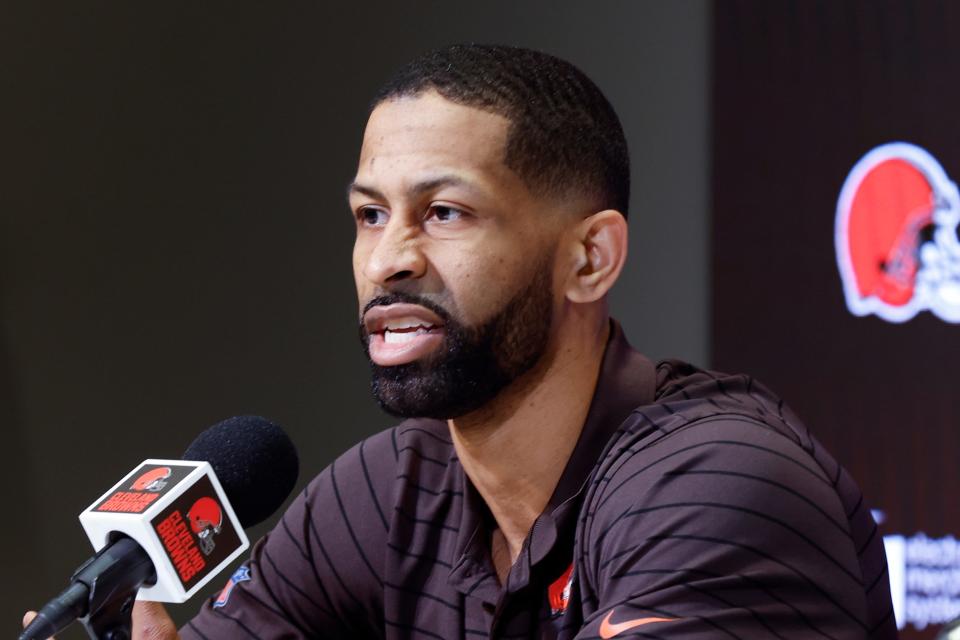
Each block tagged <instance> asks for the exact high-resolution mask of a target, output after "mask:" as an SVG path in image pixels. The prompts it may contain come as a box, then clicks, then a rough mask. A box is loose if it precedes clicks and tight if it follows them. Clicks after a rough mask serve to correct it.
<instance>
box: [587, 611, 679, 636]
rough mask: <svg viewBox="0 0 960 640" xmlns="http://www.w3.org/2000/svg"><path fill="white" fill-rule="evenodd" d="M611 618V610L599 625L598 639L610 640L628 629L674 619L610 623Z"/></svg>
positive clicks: (640, 619) (645, 619) (641, 619)
mask: <svg viewBox="0 0 960 640" xmlns="http://www.w3.org/2000/svg"><path fill="white" fill-rule="evenodd" d="M612 616H613V609H611V610H610V611H609V612H608V613H607V617H606V618H604V619H603V622H601V623H600V637H601V638H603V640H610V638H612V637H613V636H615V635H617V634H620V633H623V632H624V631H627V630H628V629H634V628H636V627H640V626H642V625H645V624H651V623H654V622H671V621H673V620H676V618H634V619H633V620H624V621H623V622H610V618H611V617H612Z"/></svg>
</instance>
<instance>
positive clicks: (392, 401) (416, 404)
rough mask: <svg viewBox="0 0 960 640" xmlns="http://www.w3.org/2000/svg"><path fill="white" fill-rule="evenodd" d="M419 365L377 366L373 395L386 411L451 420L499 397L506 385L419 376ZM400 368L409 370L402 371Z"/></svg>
mask: <svg viewBox="0 0 960 640" xmlns="http://www.w3.org/2000/svg"><path fill="white" fill-rule="evenodd" d="M418 364H419V363H412V364H409V365H400V366H398V367H377V366H376V365H375V366H374V374H373V379H372V384H371V387H372V391H373V396H374V398H376V400H377V403H378V404H379V405H380V408H381V409H383V410H384V411H385V412H386V413H389V414H390V415H392V416H395V417H398V418H433V419H435V420H451V419H454V418H459V417H461V416H464V415H466V414H468V413H471V412H473V411H475V410H477V409H479V408H480V407H482V406H483V405H484V404H486V403H487V402H489V401H490V400H491V399H492V398H493V397H494V396H496V394H497V393H498V391H499V389H500V388H501V387H502V386H503V385H502V384H500V383H499V381H492V380H491V381H489V382H493V383H494V384H492V385H491V384H487V385H484V386H483V387H477V386H476V385H474V384H457V382H455V381H454V380H452V379H451V378H449V377H447V378H446V379H438V376H432V375H430V372H429V371H428V372H426V375H417V374H424V371H423V369H422V368H421V367H419V366H417V365H418ZM400 369H407V371H403V372H401V371H399V370H400ZM413 369H416V370H415V371H412V370H413ZM404 374H406V375H404Z"/></svg>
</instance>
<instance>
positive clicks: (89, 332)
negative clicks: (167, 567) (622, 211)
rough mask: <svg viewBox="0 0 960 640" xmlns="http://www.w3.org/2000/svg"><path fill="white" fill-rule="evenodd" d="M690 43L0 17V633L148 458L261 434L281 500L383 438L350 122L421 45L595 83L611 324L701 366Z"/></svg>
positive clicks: (589, 8)
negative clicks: (543, 64) (356, 255)
mask: <svg viewBox="0 0 960 640" xmlns="http://www.w3.org/2000/svg"><path fill="white" fill-rule="evenodd" d="M709 34H710V26H709V6H708V5H707V3H706V2H703V1H673V0H671V1H669V2H634V1H631V0H625V1H623V2H590V3H579V2H555V1H552V0H550V1H537V2H523V3H515V2H510V1H487V2H482V3H481V2H475V3H456V4H454V3H445V2H403V3H399V2H373V3H369V2H365V3H336V2H335V3H322V2H315V3H268V4H260V5H259V8H258V7H257V6H256V5H255V3H225V2H223V3H219V2H204V3H192V2H190V3H188V2H162V3H116V2H112V3H110V2H102V3H98V2H92V1H88V2H82V3H77V2H46V3H30V2H23V3H14V2H5V3H2V4H0V86H2V87H3V90H2V96H3V97H2V100H0V123H2V127H3V136H2V137H0V140H2V143H0V144H2V149H3V152H2V153H0V158H2V163H3V166H2V171H0V425H2V429H3V440H2V442H3V451H4V464H3V465H2V466H0V469H2V470H0V486H2V487H3V488H2V491H3V495H4V498H5V499H6V500H7V501H8V504H9V508H8V509H7V511H6V513H7V516H6V526H4V527H2V534H0V536H2V548H3V549H4V553H3V560H2V563H3V569H4V574H5V576H6V579H5V580H4V582H3V586H2V587H0V620H2V622H0V629H5V631H3V633H4V634H6V635H8V636H12V635H13V633H14V632H15V631H16V630H17V629H18V628H19V619H20V615H21V613H22V612H23V610H25V609H26V608H28V607H31V606H32V607H36V606H38V605H39V604H41V603H42V602H44V601H45V600H46V599H47V598H49V597H51V596H52V595H53V594H54V593H56V592H57V591H59V590H60V589H61V588H62V587H64V586H65V585H66V578H67V576H68V575H69V574H70V572H71V571H72V570H73V569H74V568H75V567H76V566H77V565H78V564H79V563H80V562H81V561H82V560H83V559H85V558H86V557H87V556H88V555H89V553H90V550H89V545H88V543H87V542H86V540H85V538H84V536H83V533H82V531H81V529H80V526H79V524H78V522H77V520H76V515H77V514H78V513H79V512H80V511H81V510H82V509H83V508H84V507H86V506H87V505H88V504H89V503H90V502H92V501H93V500H94V499H95V498H96V497H97V496H98V495H99V494H100V493H102V492H103V491H105V490H106V489H107V488H108V487H109V486H110V485H111V484H112V483H113V482H114V481H115V480H117V479H119V478H120V477H121V476H122V475H123V474H124V473H126V472H127V471H128V470H129V469H131V468H132V467H133V466H135V465H136V464H137V463H138V462H139V461H140V460H142V459H143V458H146V457H177V456H179V455H180V453H182V451H183V449H184V448H185V447H186V445H187V444H188V443H189V442H190V441H191V439H192V438H193V437H194V435H196V434H197V433H198V432H199V431H200V430H202V429H203V428H204V427H206V426H207V425H210V424H212V423H214V422H217V421H218V420H221V419H223V418H225V417H227V416H231V415H237V414H243V413H257V414H262V415H266V416H268V417H271V418H273V419H274V420H276V421H278V422H280V423H281V424H283V425H285V426H286V428H287V430H288V431H289V432H290V434H291V436H292V437H293V439H294V440H295V442H296V443H297V445H298V447H299V450H300V452H301V456H302V472H301V482H300V484H301V485H302V484H303V483H304V482H306V481H307V480H308V479H309V478H310V477H312V476H313V475H314V474H315V473H317V472H318V471H319V470H320V469H321V468H322V467H323V466H324V465H325V464H327V463H328V462H329V461H330V460H332V458H333V457H334V456H335V455H337V454H338V453H340V452H342V451H343V450H345V449H346V448H347V447H348V446H349V445H350V444H352V443H354V442H356V441H357V440H359V439H360V438H362V437H363V436H365V435H367V434H370V433H372V432H374V431H377V430H379V429H382V428H385V427H387V426H389V425H390V424H391V420H390V419H389V418H388V417H386V416H384V415H383V414H381V413H380V412H379V411H378V410H377V409H376V407H375V406H374V404H373V403H372V401H371V400H370V397H369V393H368V389H367V384H368V376H367V366H366V363H365V361H364V359H363V356H362V354H361V351H360V348H359V344H358V342H357V338H356V333H357V331H356V302H355V297H354V291H353V282H352V275H351V271H350V259H349V256H350V251H351V244H352V236H353V230H352V221H351V217H350V214H349V211H348V209H347V207H346V203H345V198H344V187H345V186H346V184H347V182H348V181H349V179H350V178H351V177H352V175H353V171H354V169H355V162H356V158H357V154H358V150H359V143H360V138H361V134H362V127H363V123H364V120H365V114H366V108H367V103H368V101H369V99H370V97H371V96H372V94H373V93H374V91H375V89H376V88H377V87H378V86H379V84H380V83H381V82H382V81H383V80H384V79H385V78H386V77H387V75H388V74H389V73H390V72H391V71H392V70H393V69H395V68H396V67H397V66H398V65H399V64H401V63H402V62H405V61H406V60H408V59H409V58H411V57H412V56H414V55H416V54H418V53H421V52H423V51H424V50H426V49H428V48H430V47H433V46H437V45H441V44H446V43H450V42H457V41H482V42H501V43H509V44H516V45H524V46H531V47H536V48H541V49H544V50H546V51H548V52H551V53H554V54H556V55H559V56H561V57H564V58H567V59H568V60H571V61H572V62H574V63H575V64H577V65H579V66H580V67H581V68H583V69H584V70H585V71H586V72H587V73H588V74H589V75H590V76H591V77H592V78H593V79H594V80H595V81H596V82H597V83H598V84H599V85H600V86H601V88H602V89H603V90H604V91H605V92H606V94H607V95H608V97H609V98H610V100H611V101H612V103H613V105H614V107H615V108H616V110H617V111H618V113H619V114H620V116H621V118H622V120H623V124H624V127H625V129H626V133H627V137H628V139H629V143H630V147H631V150H632V154H633V167H634V169H633V184H634V197H633V200H632V203H631V204H632V209H633V211H634V214H633V216H632V217H631V222H630V224H631V245H630V252H631V257H630V261H629V264H628V267H627V270H626V272H625V273H624V276H623V278H622V281H621V283H620V284H619V285H618V288H617V290H616V292H615V294H614V300H613V307H614V312H615V314H616V315H617V316H618V317H619V318H620V319H621V320H622V321H623V322H624V325H625V327H626V329H627V331H628V335H629V336H630V337H631V339H632V341H633V342H634V344H635V345H636V346H638V347H639V348H641V349H643V350H645V351H646V352H647V353H648V354H649V355H651V356H652V357H661V356H666V355H674V356H679V357H683V358H687V359H691V360H694V361H699V362H703V361H705V360H706V358H707V356H708V352H709V345H708V330H707V328H708V322H709V318H708V295H707V264H708V250H707V245H708V236H707V233H708V226H707V224H706V212H707V201H708V193H707V192H708V183H707V176H708V162H709V154H708V142H709V141H708V136H709V131H708V127H709V122H710V121H709V117H708V95H707V93H708V87H709V82H708V71H709V65H708V56H709ZM261 532H262V528H261V529H259V530H257V531H256V532H255V534H258V533H261ZM224 579H225V578H224ZM197 606H198V602H197V601H195V602H192V603H190V604H187V605H184V606H183V607H179V608H177V609H176V611H175V615H176V616H177V617H178V619H180V620H183V619H184V618H185V617H189V615H190V614H191V613H192V612H193V611H195V610H196V607H197ZM63 637H65V638H79V637H82V635H81V634H79V633H78V632H77V631H76V630H74V631H73V632H72V633H67V634H65V635H64V636H63Z"/></svg>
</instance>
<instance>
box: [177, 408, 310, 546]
mask: <svg viewBox="0 0 960 640" xmlns="http://www.w3.org/2000/svg"><path fill="white" fill-rule="evenodd" d="M183 459H184V460H204V461H206V462H209V463H210V466H212V467H213V470H214V472H215V473H216V474H217V479H218V480H220V484H221V485H223V490H224V491H225V492H226V494H227V497H228V498H229V499H230V506H232V507H233V510H234V512H235V513H236V514H237V518H238V519H239V520H240V524H241V525H242V526H243V528H244V529H246V528H248V527H252V526H253V525H255V524H258V523H260V522H263V521H264V520H266V519H267V518H269V517H270V514H272V513H273V512H274V511H276V510H277V509H278V508H279V507H280V505H281V504H283V501H284V500H286V498H287V496H288V495H290V491H291V490H292V489H293V486H294V485H295V484H296V483H297V476H298V475H299V473H300V462H299V460H298V458H297V450H296V448H295V447H294V446H293V442H292V441H291V440H290V437H289V436H287V434H286V433H284V431H283V429H281V428H280V427H278V426H277V425H275V424H274V423H272V422H270V421H269V420H267V419H266V418H261V417H259V416H236V417H233V418H227V419H226V420H224V421H223V422H218V423H217V424H215V425H213V426H212V427H210V428H209V429H207V430H206V431H204V432H203V433H201V434H200V435H199V436H197V438H196V439H195V440H194V441H193V442H192V443H191V444H190V446H189V447H187V450H186V451H185V452H184V454H183Z"/></svg>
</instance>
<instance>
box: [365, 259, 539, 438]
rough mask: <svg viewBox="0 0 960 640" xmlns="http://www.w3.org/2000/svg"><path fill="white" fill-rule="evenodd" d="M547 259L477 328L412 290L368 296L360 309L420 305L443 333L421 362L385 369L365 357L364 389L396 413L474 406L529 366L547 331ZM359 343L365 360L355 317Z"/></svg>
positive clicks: (429, 414)
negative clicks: (368, 372) (367, 370)
mask: <svg viewBox="0 0 960 640" xmlns="http://www.w3.org/2000/svg"><path fill="white" fill-rule="evenodd" d="M551 263H552V261H549V260H548V261H545V264H543V265H542V266H541V268H539V269H537V271H536V273H535V274H534V277H533V279H532V280H531V282H530V284H529V285H527V286H526V287H524V288H523V289H522V290H521V291H520V292H518V293H517V294H516V295H515V296H514V297H513V298H511V299H510V301H509V302H507V304H506V305H504V307H503V309H501V310H500V311H499V312H498V313H497V314H496V315H494V316H493V317H492V318H491V319H490V320H488V321H487V322H485V323H483V324H482V325H480V326H478V327H469V326H466V325H464V324H462V323H460V322H458V321H457V320H456V319H454V318H453V317H452V316H451V315H450V313H448V312H447V311H446V310H445V309H443V308H442V307H440V306H439V305H437V304H435V303H433V302H431V301H430V300H426V299H424V298H421V297H420V296H417V295H413V294H409V293H401V292H395V293H390V294H389V295H386V296H381V297H378V298H375V299H373V300H371V301H370V302H369V303H368V304H367V305H366V308H365V309H364V313H366V311H367V309H370V308H371V307H374V306H378V305H388V304H395V303H401V302H408V303H412V304H418V305H421V306H424V307H426V308H427V309H430V310H431V311H433V312H434V313H435V314H437V315H438V316H439V317H440V319H441V320H443V323H444V327H443V328H444V333H445V335H444V340H443V344H442V345H441V346H440V347H439V348H438V349H437V350H436V351H435V352H434V353H432V354H430V356H428V357H426V358H423V359H422V360H419V361H416V362H410V363H407V364H401V365H395V366H391V367H383V366H380V365H378V364H375V363H374V362H373V361H372V360H371V361H370V370H371V373H372V378H371V389H372V391H373V395H374V397H375V398H376V399H377V402H378V403H379V404H380V407H381V408H382V409H383V410H384V411H386V412H387V413H389V414H391V415H394V416H398V417H401V418H414V417H418V418H436V419H439V420H448V419H451V418H458V417H460V416H463V415H466V414H468V413H471V412H473V411H475V410H477V409H479V408H480V407H482V406H483V405H485V404H486V403H488V402H489V401H490V400H492V399H493V398H494V397H495V396H496V395H497V394H498V393H500V391H501V390H503V388H504V387H506V386H507V385H508V384H510V383H511V382H513V381H514V380H516V379H517V378H518V377H520V376H521V375H523V374H524V373H526V372H527V371H529V370H530V369H532V368H533V366H534V365H535V364H537V362H538V361H539V360H540V358H541V357H542V356H543V354H544V352H545V351H546V349H547V342H548V338H549V335H550V325H551V320H552V316H553V300H552V293H551V292H552V281H551V274H550V264H551ZM360 340H361V342H362V343H363V349H364V352H365V353H366V354H367V358H369V357H370V348H369V335H368V333H367V331H366V327H365V326H364V324H363V322H362V321H361V322H360Z"/></svg>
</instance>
